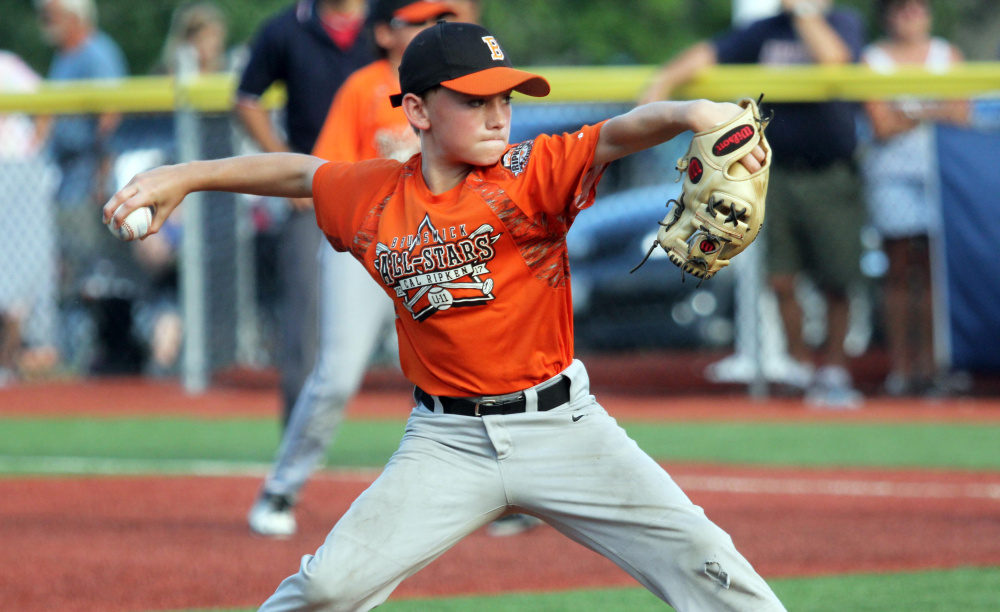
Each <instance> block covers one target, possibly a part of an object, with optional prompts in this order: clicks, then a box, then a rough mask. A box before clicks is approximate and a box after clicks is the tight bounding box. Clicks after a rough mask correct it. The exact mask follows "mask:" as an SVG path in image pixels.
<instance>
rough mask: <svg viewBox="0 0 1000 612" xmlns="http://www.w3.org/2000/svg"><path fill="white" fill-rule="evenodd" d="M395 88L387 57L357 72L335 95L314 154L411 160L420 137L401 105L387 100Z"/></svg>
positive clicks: (333, 157)
mask: <svg viewBox="0 0 1000 612" xmlns="http://www.w3.org/2000/svg"><path fill="white" fill-rule="evenodd" d="M397 91H399V76H398V75H397V73H396V71H395V70H394V69H393V68H392V66H390V65H389V62H388V60H380V61H377V62H374V63H372V64H369V65H368V66H366V67H364V68H361V69H360V70H358V71H356V72H355V73H354V74H352V75H351V76H350V77H349V78H348V79H347V80H346V81H344V84H343V85H342V86H341V87H340V90H339V91H338V92H337V96H336V97H335V98H334V99H333V104H331V105H330V112H329V113H328V114H327V116H326V122H324V123H323V129H322V131H320V134H319V138H318V139H317V140H316V145H315V146H314V147H313V151H312V154H313V155H315V156H316V157H320V158H322V159H327V160H332V161H348V162H354V161H361V160H364V159H376V158H386V159H397V160H400V161H404V160H406V159H409V158H410V157H411V156H412V155H413V154H414V153H416V152H417V151H419V150H420V140H419V138H418V137H417V135H416V134H415V133H414V132H413V128H411V127H410V124H409V122H408V121H407V120H406V115H405V114H403V109H402V108H393V107H392V105H391V104H390V103H389V96H390V95H391V94H393V93H395V92H397Z"/></svg>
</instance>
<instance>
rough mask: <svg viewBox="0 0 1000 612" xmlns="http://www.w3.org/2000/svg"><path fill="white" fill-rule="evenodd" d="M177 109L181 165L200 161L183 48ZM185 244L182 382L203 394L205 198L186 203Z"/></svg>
mask: <svg viewBox="0 0 1000 612" xmlns="http://www.w3.org/2000/svg"><path fill="white" fill-rule="evenodd" d="M177 59H178V61H177V80H176V86H177V105H176V107H175V111H174V130H175V133H176V137H177V157H178V161H179V162H182V163H183V162H189V161H194V160H197V159H200V158H201V144H200V143H201V133H200V126H199V123H200V119H199V116H198V114H197V111H196V110H195V109H194V108H192V107H191V104H190V101H189V100H188V99H187V96H186V95H185V94H184V88H185V86H186V85H187V84H189V83H190V82H191V81H193V80H194V79H195V78H197V76H198V68H197V58H196V56H195V55H194V50H193V49H192V48H190V47H188V46H183V47H181V49H179V50H178V58H177ZM183 206H184V240H183V241H182V245H181V253H182V255H183V257H182V258H181V268H180V295H181V313H182V316H183V318H184V354H183V363H182V366H181V381H182V383H183V385H184V390H185V391H187V392H188V393H203V392H204V391H205V390H206V389H207V388H208V380H209V364H208V329H207V317H206V310H207V297H206V287H205V232H204V223H202V217H203V215H204V210H203V209H204V206H203V198H202V194H200V193H192V194H190V195H188V196H187V197H186V198H185V199H184V204H183Z"/></svg>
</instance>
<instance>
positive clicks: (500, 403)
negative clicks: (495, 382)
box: [475, 393, 524, 416]
mask: <svg viewBox="0 0 1000 612" xmlns="http://www.w3.org/2000/svg"><path fill="white" fill-rule="evenodd" d="M522 399H524V393H518V394H516V395H515V396H514V397H512V398H510V399H507V400H498V399H484V400H479V401H478V402H476V412H475V415H476V416H482V415H481V414H479V407H480V406H486V407H492V406H505V405H507V404H513V403H514V402H517V401H520V400H522Z"/></svg>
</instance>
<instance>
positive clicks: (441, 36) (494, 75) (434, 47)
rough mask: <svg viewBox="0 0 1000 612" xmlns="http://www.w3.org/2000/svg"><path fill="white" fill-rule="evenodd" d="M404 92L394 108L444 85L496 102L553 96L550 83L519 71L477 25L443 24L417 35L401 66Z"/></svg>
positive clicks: (394, 99)
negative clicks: (508, 94) (507, 95)
mask: <svg viewBox="0 0 1000 612" xmlns="http://www.w3.org/2000/svg"><path fill="white" fill-rule="evenodd" d="M399 85H400V90H401V92H400V93H398V94H396V95H393V96H389V101H390V102H391V103H392V105H393V106H400V105H401V104H402V103H403V96H404V95H406V94H408V93H412V94H420V93H423V92H425V91H427V90H428V89H430V88H431V87H434V86H436V85H442V86H444V87H446V88H448V89H450V90H452V91H457V92H459V93H464V94H469V95H472V96H494V95H496V94H499V93H503V92H505V91H510V90H514V91H517V92H519V93H523V94H525V95H528V96H532V97H535V98H542V97H545V96H547V95H549V90H550V87H549V82H548V81H546V80H545V79H544V78H542V77H540V76H538V75H537V74H532V73H530V72H525V71H524V70H517V69H516V68H514V67H513V66H512V65H511V63H510V60H509V59H507V54H506V53H504V51H503V49H502V48H501V47H500V43H498V42H497V39H496V38H494V37H493V35H492V34H490V33H489V30H487V29H486V28H484V27H482V26H480V25H476V24H472V23H458V22H443V21H442V22H440V23H438V24H437V25H434V26H433V27H430V28H427V29H426V30H424V31H423V32H421V33H420V34H417V36H416V38H414V39H413V42H411V43H410V44H409V46H408V47H406V51H405V52H404V53H403V60H402V62H400V65H399Z"/></svg>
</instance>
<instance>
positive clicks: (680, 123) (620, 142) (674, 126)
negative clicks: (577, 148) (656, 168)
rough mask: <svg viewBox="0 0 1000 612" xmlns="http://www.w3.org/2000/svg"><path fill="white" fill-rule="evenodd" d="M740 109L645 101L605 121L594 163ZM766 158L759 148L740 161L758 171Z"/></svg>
mask: <svg viewBox="0 0 1000 612" xmlns="http://www.w3.org/2000/svg"><path fill="white" fill-rule="evenodd" d="M741 112H743V109H742V108H740V107H739V106H738V105H736V104H732V103H729V102H712V101H709V100H692V101H687V102H651V103H650V104H643V105H642V106H638V107H636V108H634V109H632V110H631V111H629V112H627V113H625V114H623V115H618V116H617V117H613V118H611V119H609V120H608V121H607V122H606V123H605V124H604V126H603V127H602V128H601V134H600V136H599V137H598V139H597V148H596V150H595V151H594V166H600V165H603V164H606V163H608V162H612V161H615V160H616V159H621V158H622V157H625V156H626V155H631V154H632V153H637V152H639V151H643V150H645V149H649V148H651V147H655V146H656V145H658V144H661V143H664V142H667V141H668V140H670V139H672V138H674V137H676V136H678V135H679V134H682V133H683V132H686V131H687V130H691V131H692V132H701V131H704V130H707V129H709V128H712V127H715V126H717V125H719V124H720V123H723V122H725V121H728V120H729V119H732V118H733V117H735V116H736V115H738V114H740V113H741ZM764 157H765V153H764V150H763V149H761V148H760V147H757V148H756V149H754V150H753V152H752V153H751V154H750V155H747V156H746V157H744V158H743V159H742V160H740V161H741V162H742V163H743V165H744V166H746V168H747V170H749V171H750V172H756V171H757V170H759V169H760V167H761V166H760V161H762V160H763V159H764Z"/></svg>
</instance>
